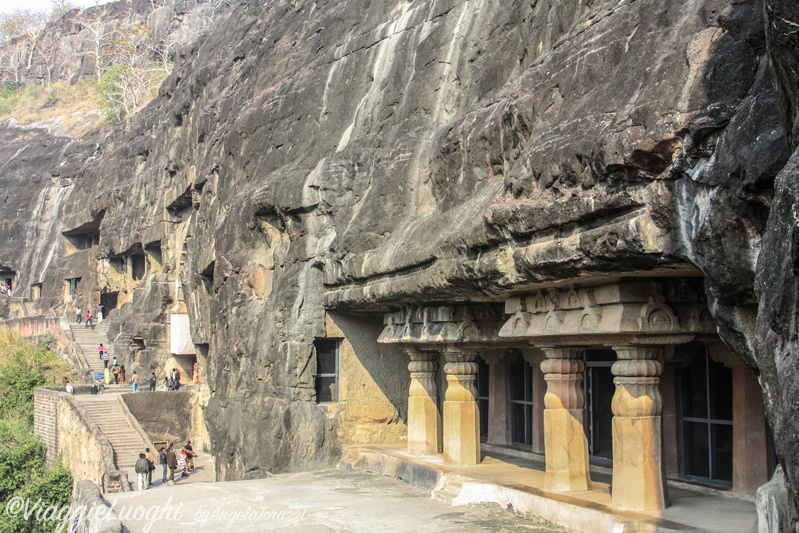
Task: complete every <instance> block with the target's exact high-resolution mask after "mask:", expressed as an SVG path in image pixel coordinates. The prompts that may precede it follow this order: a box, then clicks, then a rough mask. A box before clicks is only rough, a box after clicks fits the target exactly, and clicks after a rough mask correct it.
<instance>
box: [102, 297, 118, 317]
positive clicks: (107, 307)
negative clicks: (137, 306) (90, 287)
mask: <svg viewBox="0 0 799 533" xmlns="http://www.w3.org/2000/svg"><path fill="white" fill-rule="evenodd" d="M118 298H119V291H114V292H104V293H102V294H101V295H100V304H101V305H102V306H103V318H107V317H108V315H110V314H111V311H112V310H114V309H116V308H117V299H118Z"/></svg>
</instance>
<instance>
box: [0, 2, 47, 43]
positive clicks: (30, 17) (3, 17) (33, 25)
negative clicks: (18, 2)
mask: <svg viewBox="0 0 799 533" xmlns="http://www.w3.org/2000/svg"><path fill="white" fill-rule="evenodd" d="M49 18H50V16H49V15H48V14H47V12H45V11H35V10H33V9H21V8H18V9H15V10H14V11H12V12H10V13H0V41H7V40H8V39H13V38H15V37H22V36H24V35H28V34H32V33H34V32H36V31H37V30H38V29H39V28H40V27H42V26H43V25H44V24H45V23H46V22H47V21H48V20H49Z"/></svg>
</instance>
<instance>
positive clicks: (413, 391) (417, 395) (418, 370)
mask: <svg viewBox="0 0 799 533" xmlns="http://www.w3.org/2000/svg"><path fill="white" fill-rule="evenodd" d="M407 352H408V355H409V356H410V358H411V361H410V363H408V370H409V371H410V373H411V386H410V388H409V390H408V453H410V454H411V455H436V454H438V453H440V452H441V437H440V435H441V414H440V413H439V412H438V405H437V404H436V397H437V394H438V393H437V391H436V368H437V367H438V364H437V363H436V359H437V358H438V354H437V353H436V352H422V351H419V350H414V349H408V350H407Z"/></svg>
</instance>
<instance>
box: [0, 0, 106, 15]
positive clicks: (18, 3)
mask: <svg viewBox="0 0 799 533" xmlns="http://www.w3.org/2000/svg"><path fill="white" fill-rule="evenodd" d="M109 1H111V0H100V2H99V3H101V4H105V3H108V2H109ZM72 4H74V5H75V7H88V6H93V5H94V0H72ZM17 8H23V9H35V10H39V9H44V10H46V11H48V12H49V11H50V10H51V9H52V4H50V0H0V12H3V13H7V12H9V11H14V10H15V9H17Z"/></svg>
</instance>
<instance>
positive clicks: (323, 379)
mask: <svg viewBox="0 0 799 533" xmlns="http://www.w3.org/2000/svg"><path fill="white" fill-rule="evenodd" d="M340 346H341V339H328V338H324V339H316V340H315V341H314V349H315V351H316V379H315V382H316V402H317V403H334V402H337V401H338V390H339V389H338V358H339V347H340Z"/></svg>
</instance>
